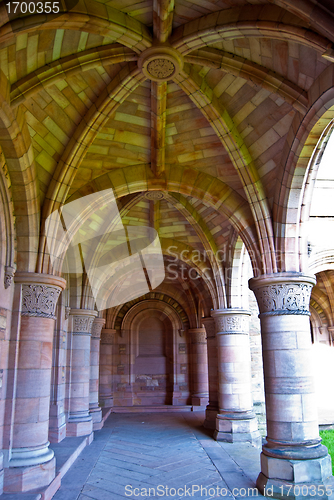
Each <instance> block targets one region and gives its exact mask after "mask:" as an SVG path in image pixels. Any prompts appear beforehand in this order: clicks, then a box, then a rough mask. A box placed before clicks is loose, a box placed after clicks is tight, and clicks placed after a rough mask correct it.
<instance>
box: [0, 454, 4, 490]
mask: <svg viewBox="0 0 334 500" xmlns="http://www.w3.org/2000/svg"><path fill="white" fill-rule="evenodd" d="M3 481H4V468H3V453H2V452H0V495H2V494H3Z"/></svg>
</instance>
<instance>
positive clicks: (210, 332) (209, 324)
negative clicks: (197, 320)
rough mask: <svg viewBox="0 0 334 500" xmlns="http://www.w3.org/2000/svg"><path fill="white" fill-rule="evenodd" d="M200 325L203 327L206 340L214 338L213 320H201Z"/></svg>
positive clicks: (214, 327) (214, 326)
mask: <svg viewBox="0 0 334 500" xmlns="http://www.w3.org/2000/svg"><path fill="white" fill-rule="evenodd" d="M202 323H203V325H204V327H205V331H206V338H208V339H213V338H215V336H216V325H215V320H214V319H213V318H202Z"/></svg>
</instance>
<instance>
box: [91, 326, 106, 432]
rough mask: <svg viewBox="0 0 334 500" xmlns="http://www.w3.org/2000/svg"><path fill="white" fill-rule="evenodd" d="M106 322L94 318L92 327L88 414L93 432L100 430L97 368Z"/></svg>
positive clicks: (100, 413) (101, 425)
mask: <svg viewBox="0 0 334 500" xmlns="http://www.w3.org/2000/svg"><path fill="white" fill-rule="evenodd" d="M105 322H106V320H105V319H104V318H95V319H94V323H93V326H92V340H91V348H90V381H89V413H90V414H91V416H92V419H93V430H94V431H97V430H99V429H102V427H103V422H102V410H101V408H100V406H99V367H100V338H101V330H102V327H103V325H104V324H105Z"/></svg>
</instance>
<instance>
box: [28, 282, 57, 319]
mask: <svg viewBox="0 0 334 500" xmlns="http://www.w3.org/2000/svg"><path fill="white" fill-rule="evenodd" d="M60 292H61V288H59V287H56V286H52V285H39V284H24V283H23V284H22V307H21V314H22V316H40V317H42V318H51V319H55V318H56V317H55V309H56V305H57V301H58V298H59V295H60Z"/></svg>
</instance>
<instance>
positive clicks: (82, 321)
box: [66, 309, 97, 436]
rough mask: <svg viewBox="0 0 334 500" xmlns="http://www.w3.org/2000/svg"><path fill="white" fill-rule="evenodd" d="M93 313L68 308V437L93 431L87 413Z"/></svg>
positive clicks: (94, 314) (94, 313)
mask: <svg viewBox="0 0 334 500" xmlns="http://www.w3.org/2000/svg"><path fill="white" fill-rule="evenodd" d="M96 315H97V312H96V311H91V310H88V309H71V313H70V317H71V319H72V360H71V361H72V362H71V383H70V401H69V418H68V423H67V431H66V434H67V436H85V435H87V434H91V432H92V430H93V421H92V416H91V415H90V413H89V382H90V351H91V329H92V325H93V321H94V318H95V316H96Z"/></svg>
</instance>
